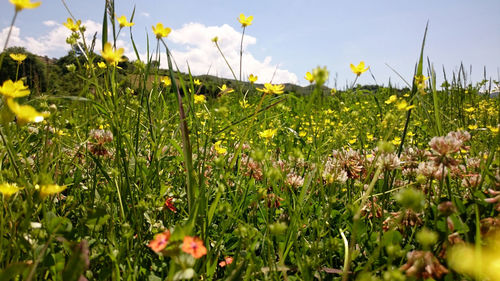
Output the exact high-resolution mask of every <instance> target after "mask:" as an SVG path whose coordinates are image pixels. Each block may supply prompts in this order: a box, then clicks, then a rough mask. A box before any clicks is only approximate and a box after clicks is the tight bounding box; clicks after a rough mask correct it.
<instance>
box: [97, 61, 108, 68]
mask: <svg viewBox="0 0 500 281" xmlns="http://www.w3.org/2000/svg"><path fill="white" fill-rule="evenodd" d="M97 66H98V67H99V68H100V69H105V68H106V67H107V66H106V63H105V62H103V61H100V62H98V63H97Z"/></svg>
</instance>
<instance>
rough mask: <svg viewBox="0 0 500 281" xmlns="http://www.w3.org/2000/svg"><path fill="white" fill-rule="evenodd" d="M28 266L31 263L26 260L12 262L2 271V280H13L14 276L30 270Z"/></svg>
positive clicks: (0, 276) (0, 273) (0, 275)
mask: <svg viewBox="0 0 500 281" xmlns="http://www.w3.org/2000/svg"><path fill="white" fill-rule="evenodd" d="M28 268H29V265H28V264H27V263H24V262H18V263H11V264H9V265H8V266H7V267H6V268H5V269H3V270H2V271H0V280H2V281H9V280H12V279H13V278H14V277H17V276H19V275H22V274H24V273H25V272H26V271H27V270H28ZM21 279H22V278H21Z"/></svg>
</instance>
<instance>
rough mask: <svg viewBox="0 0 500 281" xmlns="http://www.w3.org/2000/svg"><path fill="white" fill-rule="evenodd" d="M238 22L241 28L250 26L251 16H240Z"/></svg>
mask: <svg viewBox="0 0 500 281" xmlns="http://www.w3.org/2000/svg"><path fill="white" fill-rule="evenodd" d="M238 21H239V22H240V23H241V27H247V26H249V25H251V24H252V21H253V16H248V17H245V15H244V14H240V17H239V18H238Z"/></svg>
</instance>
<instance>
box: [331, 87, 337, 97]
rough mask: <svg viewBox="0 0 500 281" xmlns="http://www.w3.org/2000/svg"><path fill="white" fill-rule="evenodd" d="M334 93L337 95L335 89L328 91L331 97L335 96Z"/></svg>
mask: <svg viewBox="0 0 500 281" xmlns="http://www.w3.org/2000/svg"><path fill="white" fill-rule="evenodd" d="M336 93H337V89H335V88H332V89H331V90H330V94H331V95H332V96H333V95H335V94H336Z"/></svg>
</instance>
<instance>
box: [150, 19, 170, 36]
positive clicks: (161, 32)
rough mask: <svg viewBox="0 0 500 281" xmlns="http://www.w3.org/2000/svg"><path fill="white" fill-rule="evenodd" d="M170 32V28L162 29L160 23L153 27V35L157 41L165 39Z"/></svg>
mask: <svg viewBox="0 0 500 281" xmlns="http://www.w3.org/2000/svg"><path fill="white" fill-rule="evenodd" d="M171 31H172V29H171V28H170V27H163V24H162V23H161V22H159V23H157V24H156V27H155V26H153V33H154V34H155V35H156V38H157V39H160V38H162V37H167V36H168V35H169V34H170V32H171Z"/></svg>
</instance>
